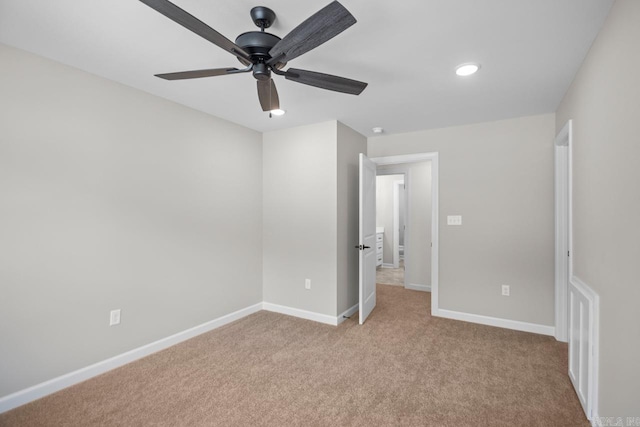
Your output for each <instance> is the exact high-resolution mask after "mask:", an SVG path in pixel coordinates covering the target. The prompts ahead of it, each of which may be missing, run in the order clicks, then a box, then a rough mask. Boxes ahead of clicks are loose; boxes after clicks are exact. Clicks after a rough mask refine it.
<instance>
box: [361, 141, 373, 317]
mask: <svg viewBox="0 0 640 427" xmlns="http://www.w3.org/2000/svg"><path fill="white" fill-rule="evenodd" d="M358 250H359V251H360V292H359V294H360V324H361V325H362V324H363V323H364V321H365V320H366V319H367V317H368V316H369V314H370V313H371V311H373V308H374V307H375V306H376V164H375V163H373V162H372V161H371V160H369V158H368V157H367V156H365V155H364V154H362V153H360V241H359V242H358Z"/></svg>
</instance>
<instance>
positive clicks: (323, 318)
mask: <svg viewBox="0 0 640 427" xmlns="http://www.w3.org/2000/svg"><path fill="white" fill-rule="evenodd" d="M262 309H263V310H267V311H273V312H275V313H280V314H286V315H288V316H293V317H299V318H301V319H307V320H313V321H315V322H319V323H325V324H327V325H333V326H337V325H338V317H337V316H329V315H328V314H322V313H316V312H315V311H307V310H301V309H299V308H293V307H287V306H286V305H279V304H273V303H270V302H263V303H262Z"/></svg>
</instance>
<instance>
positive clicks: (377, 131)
mask: <svg viewBox="0 0 640 427" xmlns="http://www.w3.org/2000/svg"><path fill="white" fill-rule="evenodd" d="M371 130H372V131H373V133H382V132H384V129H382V128H372V129H371Z"/></svg>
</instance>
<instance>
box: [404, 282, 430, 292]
mask: <svg viewBox="0 0 640 427" xmlns="http://www.w3.org/2000/svg"><path fill="white" fill-rule="evenodd" d="M404 288H405V289H411V290H412V291H422V292H431V285H420V284H416V283H409V284H408V285H406V286H405V287H404Z"/></svg>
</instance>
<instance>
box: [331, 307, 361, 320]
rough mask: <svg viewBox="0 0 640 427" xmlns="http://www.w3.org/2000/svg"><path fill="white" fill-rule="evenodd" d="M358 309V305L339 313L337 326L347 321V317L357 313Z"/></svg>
mask: <svg viewBox="0 0 640 427" xmlns="http://www.w3.org/2000/svg"><path fill="white" fill-rule="evenodd" d="M359 308H360V304H356V305H354V306H353V307H351V308H349V309H347V310H346V311H344V312H342V313H340V314H339V315H338V319H337V324H338V325H339V324H341V323H342V322H344V321H345V320H347V318H348V317H351V316H353V315H354V314H355V313H357V312H358V309H359Z"/></svg>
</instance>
